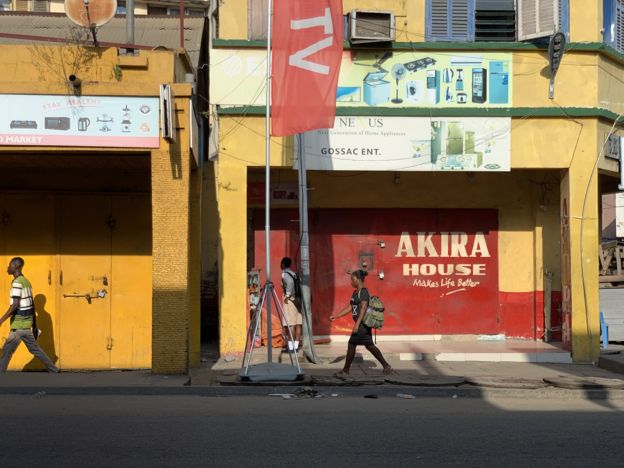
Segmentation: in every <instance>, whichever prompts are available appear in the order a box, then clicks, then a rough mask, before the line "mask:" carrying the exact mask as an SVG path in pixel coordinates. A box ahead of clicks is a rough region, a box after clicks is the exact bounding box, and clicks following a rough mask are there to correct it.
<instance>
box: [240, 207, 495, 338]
mask: <svg viewBox="0 0 624 468" xmlns="http://www.w3.org/2000/svg"><path fill="white" fill-rule="evenodd" d="M252 216H253V222H252V226H253V229H254V243H255V245H254V250H253V251H254V259H253V260H254V262H253V263H254V266H255V267H256V268H258V269H260V270H263V269H264V268H263V266H264V258H265V246H264V231H263V229H264V212H263V210H254V211H253V213H252ZM309 217H310V260H311V265H310V269H311V288H312V312H313V322H314V323H313V325H314V333H315V335H317V336H318V335H333V334H347V333H350V330H351V327H352V324H350V323H349V319H348V317H346V318H344V319H341V320H339V321H336V322H334V323H330V321H329V319H328V317H329V315H330V314H331V313H332V312H333V311H338V310H340V309H341V308H343V307H345V306H346V305H347V304H348V302H349V298H350V296H351V293H352V291H353V289H352V287H351V285H350V278H349V274H348V272H349V271H352V270H354V269H357V268H365V269H366V270H368V272H369V276H368V278H367V281H366V283H367V287H368V288H369V290H370V291H371V293H372V294H375V295H379V296H380V297H381V298H382V300H383V301H384V303H385V305H386V322H385V324H384V327H383V334H385V335H423V334H443V335H451V334H499V333H504V332H505V330H503V329H502V327H501V320H500V309H501V307H500V302H499V290H498V212H497V210H490V209H374V210H373V209H315V210H310V214H309ZM297 218H298V213H297V211H296V210H272V219H271V228H272V232H271V245H272V248H271V264H272V269H273V272H274V273H273V274H272V276H273V278H272V279H273V281H274V282H275V283H276V284H279V264H280V260H281V258H282V257H284V256H290V257H291V258H293V260H294V261H295V267H297V266H298V265H297V261H298V258H299V224H298V222H297ZM262 280H263V281H264V278H262ZM278 289H279V287H278Z"/></svg>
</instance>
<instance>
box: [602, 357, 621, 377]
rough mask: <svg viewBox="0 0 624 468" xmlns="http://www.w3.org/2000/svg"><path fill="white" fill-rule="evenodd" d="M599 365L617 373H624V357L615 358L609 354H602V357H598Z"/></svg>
mask: <svg viewBox="0 0 624 468" xmlns="http://www.w3.org/2000/svg"><path fill="white" fill-rule="evenodd" d="M598 367H600V368H601V369H605V370H608V371H611V372H615V373H616V374H624V361H622V358H620V359H613V358H610V357H609V356H600V359H598Z"/></svg>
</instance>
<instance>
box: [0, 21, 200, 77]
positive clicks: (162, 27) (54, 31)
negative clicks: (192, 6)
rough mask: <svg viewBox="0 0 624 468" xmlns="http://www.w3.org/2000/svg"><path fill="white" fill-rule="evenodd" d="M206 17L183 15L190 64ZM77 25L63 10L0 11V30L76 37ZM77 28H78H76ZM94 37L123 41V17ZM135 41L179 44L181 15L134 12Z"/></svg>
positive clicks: (9, 40)
mask: <svg viewBox="0 0 624 468" xmlns="http://www.w3.org/2000/svg"><path fill="white" fill-rule="evenodd" d="M204 21H205V18H202V17H196V16H195V17H194V16H187V17H185V18H184V45H185V47H184V48H185V49H186V51H187V52H188V54H189V56H190V58H191V61H192V62H193V65H194V66H195V67H196V68H197V65H198V62H199V52H200V48H201V44H202V34H203V30H204ZM75 28H78V26H76V25H75V24H74V23H72V22H71V21H70V20H69V19H68V18H67V17H66V16H65V15H64V14H50V13H48V14H33V13H17V12H0V32H2V33H3V34H21V35H29V36H46V37H54V38H58V39H68V40H70V39H71V38H72V37H75V34H72V30H75ZM78 29H80V28H78ZM97 38H98V40H99V41H102V42H116V43H125V42H126V17H125V16H116V17H114V18H113V19H112V20H110V22H108V23H107V24H105V25H104V26H102V27H100V28H99V29H98V31H97ZM33 42H37V41H32V40H24V39H15V38H6V37H0V44H31V43H33ZM134 42H135V44H137V45H143V46H151V47H158V46H162V47H166V48H168V49H177V48H179V47H180V19H179V18H178V17H173V16H135V21H134Z"/></svg>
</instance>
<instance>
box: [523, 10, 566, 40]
mask: <svg viewBox="0 0 624 468" xmlns="http://www.w3.org/2000/svg"><path fill="white" fill-rule="evenodd" d="M566 1H567V0H566ZM562 3H563V1H562V0H518V6H517V8H518V40H519V41H525V40H529V39H540V38H544V37H549V36H552V35H553V34H555V33H556V32H558V31H561V14H560V11H561V10H562V6H561V4H562ZM564 32H565V31H564Z"/></svg>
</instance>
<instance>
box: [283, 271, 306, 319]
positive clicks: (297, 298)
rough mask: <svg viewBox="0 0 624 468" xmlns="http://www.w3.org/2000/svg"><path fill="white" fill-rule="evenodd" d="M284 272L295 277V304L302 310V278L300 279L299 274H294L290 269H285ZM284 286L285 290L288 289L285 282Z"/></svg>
mask: <svg viewBox="0 0 624 468" xmlns="http://www.w3.org/2000/svg"><path fill="white" fill-rule="evenodd" d="M284 273H286V274H287V275H288V276H290V277H291V278H292V279H293V282H294V283H295V298H294V299H293V304H295V307H296V308H297V309H299V310H301V303H302V299H301V297H302V296H301V280H300V279H299V275H297V274H296V273H295V274H294V275H293V274H292V273H290V272H289V271H285V272H284ZM282 286H283V287H284V290H286V285H285V284H283V285H282Z"/></svg>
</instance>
